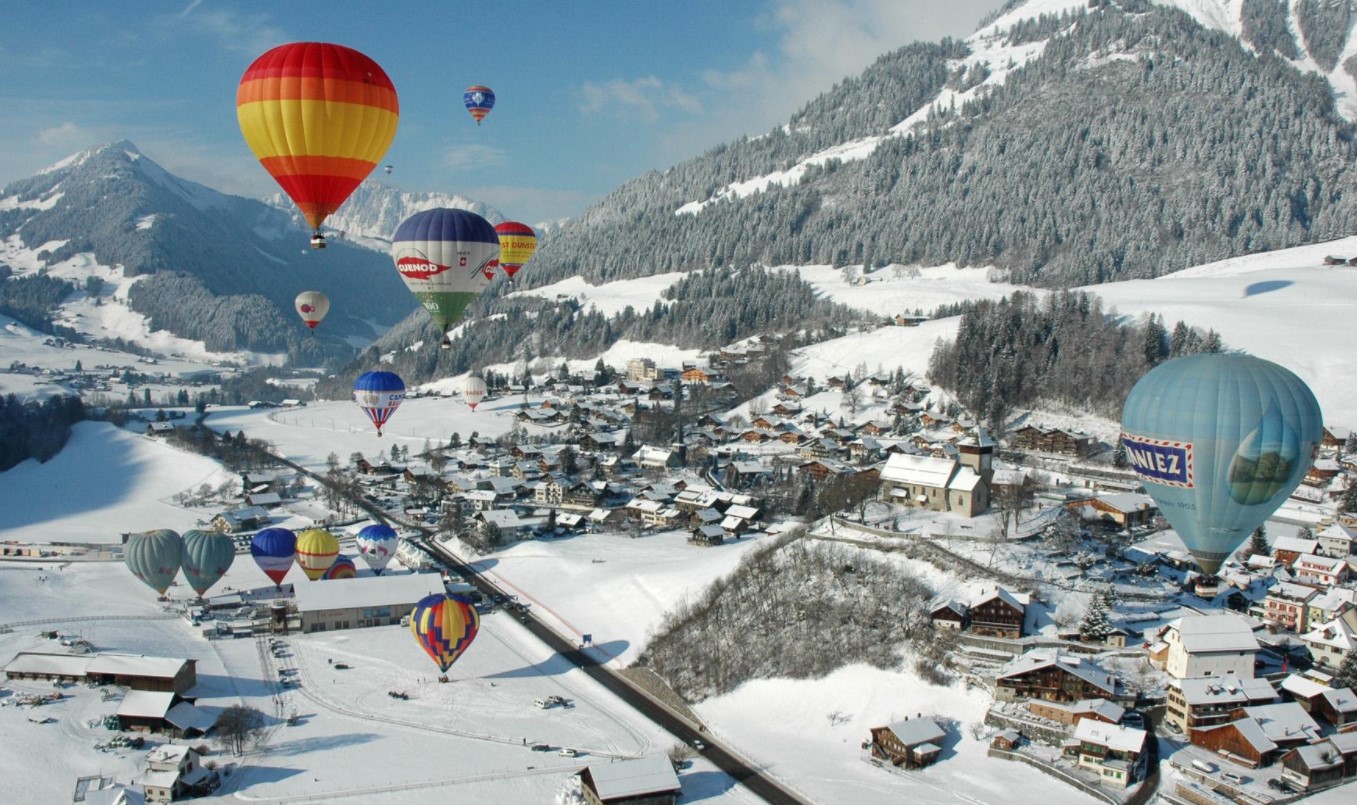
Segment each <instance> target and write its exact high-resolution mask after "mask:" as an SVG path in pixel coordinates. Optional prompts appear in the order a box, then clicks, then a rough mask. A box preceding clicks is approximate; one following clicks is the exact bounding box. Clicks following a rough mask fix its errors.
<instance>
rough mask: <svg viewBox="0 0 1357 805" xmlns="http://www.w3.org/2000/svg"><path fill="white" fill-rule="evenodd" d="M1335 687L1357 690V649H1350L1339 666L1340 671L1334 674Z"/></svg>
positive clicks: (1333, 685)
mask: <svg viewBox="0 0 1357 805" xmlns="http://www.w3.org/2000/svg"><path fill="white" fill-rule="evenodd" d="M1330 687H1333V688H1349V689H1351V690H1357V649H1350V650H1349V651H1348V653H1347V655H1346V656H1344V657H1343V662H1342V664H1341V665H1339V666H1338V673H1336V674H1334V675H1333V684H1332V685H1331V686H1330Z"/></svg>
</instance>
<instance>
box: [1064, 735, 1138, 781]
mask: <svg viewBox="0 0 1357 805" xmlns="http://www.w3.org/2000/svg"><path fill="white" fill-rule="evenodd" d="M1066 751H1067V752H1068V753H1069V754H1072V755H1074V756H1075V757H1076V758H1077V760H1076V762H1077V763H1078V765H1079V766H1080V767H1081V768H1085V769H1090V770H1091V771H1093V772H1094V773H1095V774H1097V775H1098V778H1099V782H1100V783H1101V784H1102V785H1107V786H1111V787H1113V788H1126V787H1127V786H1129V785H1131V784H1132V783H1134V782H1135V781H1136V779H1137V778H1138V777H1139V776H1140V772H1141V770H1142V767H1143V766H1144V764H1143V763H1142V762H1141V756H1142V755H1143V754H1144V751H1145V730H1143V729H1138V728H1136V727H1128V726H1126V725H1125V724H1105V723H1103V722H1101V721H1098V720H1096V719H1092V718H1085V719H1081V720H1080V721H1079V722H1078V723H1077V724H1076V725H1075V727H1074V738H1073V740H1072V741H1071V742H1070V745H1069V747H1068V748H1067V750H1066Z"/></svg>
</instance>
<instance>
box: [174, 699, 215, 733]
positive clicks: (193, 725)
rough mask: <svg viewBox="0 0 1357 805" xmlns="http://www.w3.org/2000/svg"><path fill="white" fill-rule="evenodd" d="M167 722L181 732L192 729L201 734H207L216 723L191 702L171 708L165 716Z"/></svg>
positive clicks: (208, 714)
mask: <svg viewBox="0 0 1357 805" xmlns="http://www.w3.org/2000/svg"><path fill="white" fill-rule="evenodd" d="M165 720H166V721H168V722H170V723H171V724H173V725H174V726H176V727H178V728H179V729H181V730H191V729H192V730H198V731H199V732H207V731H208V730H210V729H212V725H213V724H215V723H216V719H215V718H213V717H212V715H211V714H210V713H208V712H207V711H205V710H201V709H199V708H198V707H197V706H195V705H193V704H190V703H189V702H180V703H179V704H176V705H175V706H174V707H171V708H170V711H169V712H168V713H166V714H165Z"/></svg>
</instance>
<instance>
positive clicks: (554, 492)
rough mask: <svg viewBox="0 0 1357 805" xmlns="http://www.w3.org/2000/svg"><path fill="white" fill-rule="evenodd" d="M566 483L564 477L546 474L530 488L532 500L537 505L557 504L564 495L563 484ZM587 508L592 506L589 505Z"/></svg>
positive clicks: (559, 503)
mask: <svg viewBox="0 0 1357 805" xmlns="http://www.w3.org/2000/svg"><path fill="white" fill-rule="evenodd" d="M566 483H568V482H567V481H566V480H565V479H564V478H561V477H556V476H550V475H549V476H547V477H546V478H544V479H542V480H541V481H538V482H537V484H536V485H535V486H534V487H533V490H532V502H533V503H536V504H537V505H538V506H559V505H561V499H562V498H563V497H564V496H565V485H566ZM589 508H591V509H592V508H593V506H590V507H589Z"/></svg>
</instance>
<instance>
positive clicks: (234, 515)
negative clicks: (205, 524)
mask: <svg viewBox="0 0 1357 805" xmlns="http://www.w3.org/2000/svg"><path fill="white" fill-rule="evenodd" d="M272 521H273V517H272V516H271V515H270V514H269V512H268V509H265V508H263V507H262V506H246V507H245V508H242V509H232V510H230V511H225V512H222V513H221V514H218V515H217V516H216V517H213V518H212V521H211V525H212V528H213V529H214V530H216V531H220V532H221V533H223V534H238V533H240V532H241V531H251V530H254V529H257V528H263V527H265V526H267V525H268V524H269V523H270V522H272Z"/></svg>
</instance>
